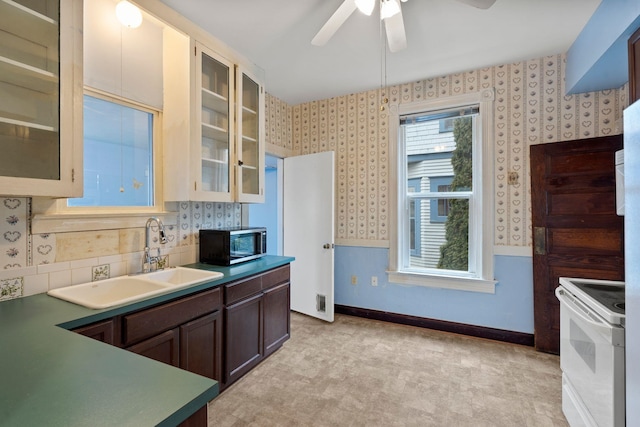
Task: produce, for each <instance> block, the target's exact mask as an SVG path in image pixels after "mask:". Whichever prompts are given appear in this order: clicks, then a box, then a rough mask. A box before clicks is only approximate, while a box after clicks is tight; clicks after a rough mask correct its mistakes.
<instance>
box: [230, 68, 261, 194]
mask: <svg viewBox="0 0 640 427" xmlns="http://www.w3.org/2000/svg"><path fill="white" fill-rule="evenodd" d="M236 86H237V87H236V93H237V95H236V101H237V102H236V117H237V123H238V126H237V127H238V134H237V142H236V149H237V157H238V168H237V169H236V171H237V173H236V175H237V178H236V180H237V181H236V182H237V188H236V192H237V193H236V194H237V197H236V200H237V201H238V202H243V203H264V134H265V132H264V125H265V120H264V113H265V105H264V88H263V87H262V86H261V85H260V84H259V83H258V80H257V79H256V78H255V77H254V76H252V75H250V74H249V72H248V71H246V70H244V69H243V67H237V69H236Z"/></svg>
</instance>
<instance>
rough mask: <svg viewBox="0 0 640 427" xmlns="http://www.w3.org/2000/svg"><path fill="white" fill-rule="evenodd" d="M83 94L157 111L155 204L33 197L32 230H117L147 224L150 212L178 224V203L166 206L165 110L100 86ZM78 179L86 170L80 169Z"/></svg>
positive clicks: (154, 134)
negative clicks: (102, 203)
mask: <svg viewBox="0 0 640 427" xmlns="http://www.w3.org/2000/svg"><path fill="white" fill-rule="evenodd" d="M83 95H89V96H93V97H97V98H100V99H105V100H107V101H111V102H114V101H115V102H122V103H124V105H128V106H133V107H135V108H138V109H141V110H143V111H147V112H150V113H152V114H153V115H154V125H153V169H154V170H153V175H154V183H153V184H154V196H153V198H154V206H136V207H127V206H110V207H80V206H78V207H70V206H67V199H66V198H63V199H55V200H52V199H48V198H34V199H33V205H32V209H33V213H34V215H33V220H32V224H31V227H32V232H33V233H34V234H43V233H62V232H70V231H92V230H114V229H120V228H138V227H144V225H145V222H146V220H147V219H148V218H149V217H150V216H156V217H158V218H160V220H161V221H162V222H163V223H164V224H165V225H175V224H176V222H177V221H176V219H177V210H178V209H177V206H176V205H175V203H171V204H168V205H167V207H168V208H169V209H168V210H167V209H165V203H164V197H163V176H164V172H163V168H162V162H163V153H162V147H163V142H162V111H160V110H158V109H157V108H154V107H150V106H148V105H145V104H142V103H140V102H136V101H133V100H131V99H127V98H123V97H120V96H117V95H114V94H111V93H107V92H104V91H101V90H98V89H94V88H89V87H85V88H84V92H83ZM76 179H80V180H82V179H83V174H82V173H80V174H78V173H76Z"/></svg>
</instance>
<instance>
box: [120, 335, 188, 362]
mask: <svg viewBox="0 0 640 427" xmlns="http://www.w3.org/2000/svg"><path fill="white" fill-rule="evenodd" d="M127 350H129V351H130V352H132V353H137V354H140V355H142V356H146V357H148V358H150V359H153V360H157V361H158V362H162V363H166V364H167V365H172V366H177V367H179V366H180V341H179V339H178V329H171V330H170V331H166V332H163V333H162V334H160V335H158V336H155V337H153V338H149V339H148V340H145V341H142V342H140V343H138V344H136V345H132V346H131V347H127Z"/></svg>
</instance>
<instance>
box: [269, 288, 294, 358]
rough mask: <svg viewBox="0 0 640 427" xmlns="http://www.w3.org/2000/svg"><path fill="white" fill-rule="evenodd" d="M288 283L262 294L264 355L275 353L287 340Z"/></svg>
mask: <svg viewBox="0 0 640 427" xmlns="http://www.w3.org/2000/svg"><path fill="white" fill-rule="evenodd" d="M289 291H290V286H289V283H288V282H287V283H284V284H282V285H280V286H276V287H275V288H271V289H269V290H267V291H265V293H264V355H265V357H266V356H268V355H269V354H271V353H273V352H274V351H276V350H277V349H278V348H279V347H280V346H281V345H282V343H284V342H285V341H286V340H288V339H289V336H290V332H291V331H290V329H289V324H290V322H289V320H290V309H289Z"/></svg>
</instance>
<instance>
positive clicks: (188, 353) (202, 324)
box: [180, 310, 222, 381]
mask: <svg viewBox="0 0 640 427" xmlns="http://www.w3.org/2000/svg"><path fill="white" fill-rule="evenodd" d="M221 350H222V316H221V314H220V310H218V311H216V312H214V313H211V314H207V315H206V316H202V317H200V318H199V319H196V320H193V321H191V322H189V323H186V324H184V325H182V326H180V367H181V368H182V369H184V370H186V371H189V372H193V373H196V374H199V375H202V376H205V377H208V378H213V379H216V380H218V381H220V380H221V379H222V360H221V356H222V351H221Z"/></svg>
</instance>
